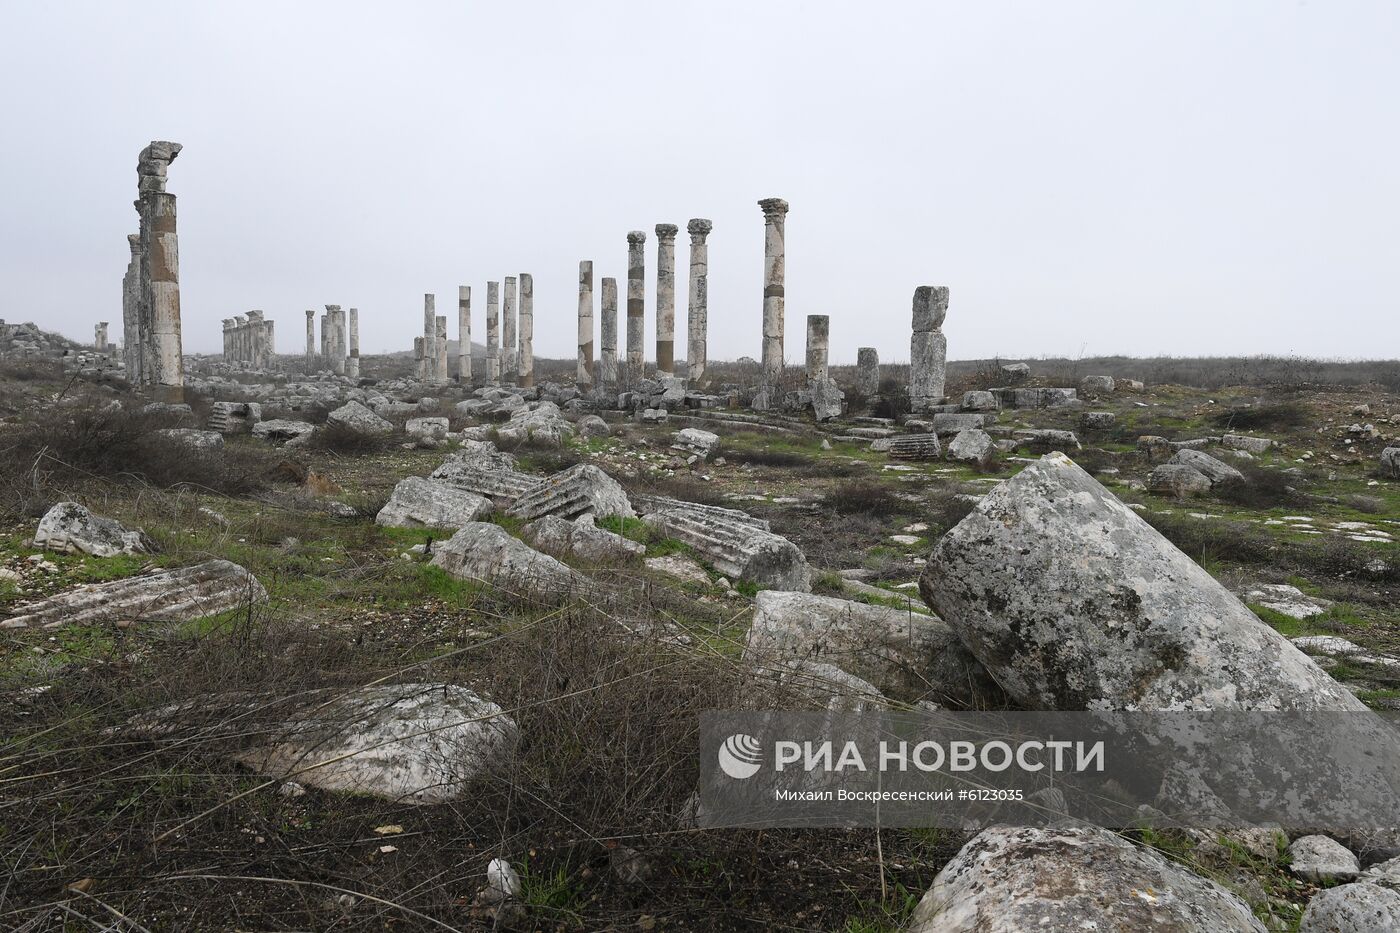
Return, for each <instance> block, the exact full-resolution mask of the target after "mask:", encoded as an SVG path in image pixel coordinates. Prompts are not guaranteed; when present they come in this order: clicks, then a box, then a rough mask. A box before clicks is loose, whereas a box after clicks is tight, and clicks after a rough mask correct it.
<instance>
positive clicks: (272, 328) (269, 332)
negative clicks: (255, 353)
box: [263, 321, 277, 369]
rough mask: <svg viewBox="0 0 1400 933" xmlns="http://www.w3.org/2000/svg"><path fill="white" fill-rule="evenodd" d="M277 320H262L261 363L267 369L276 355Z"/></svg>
mask: <svg viewBox="0 0 1400 933" xmlns="http://www.w3.org/2000/svg"><path fill="white" fill-rule="evenodd" d="M276 338H277V322H276V321H263V365H264V366H266V367H268V368H269V369H270V368H271V367H272V366H273V364H274V362H275V357H276V356H277V339H276Z"/></svg>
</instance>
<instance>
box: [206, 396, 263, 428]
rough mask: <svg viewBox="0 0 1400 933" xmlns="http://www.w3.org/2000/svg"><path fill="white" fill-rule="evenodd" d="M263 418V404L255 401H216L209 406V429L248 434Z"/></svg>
mask: <svg viewBox="0 0 1400 933" xmlns="http://www.w3.org/2000/svg"><path fill="white" fill-rule="evenodd" d="M261 420H262V406H261V405H258V404H256V403H253V402H215V403H214V404H213V405H210V406H209V430H211V431H218V432H219V433H220V434H247V433H248V432H249V431H250V430H252V427H253V425H255V424H257V423H258V422H259V421H261Z"/></svg>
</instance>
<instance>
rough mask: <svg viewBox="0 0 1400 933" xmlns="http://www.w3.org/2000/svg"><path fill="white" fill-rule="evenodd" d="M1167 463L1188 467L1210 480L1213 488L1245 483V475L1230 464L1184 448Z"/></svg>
mask: <svg viewBox="0 0 1400 933" xmlns="http://www.w3.org/2000/svg"><path fill="white" fill-rule="evenodd" d="M1167 463H1173V464H1179V465H1180V466H1187V467H1190V468H1191V469H1193V470H1195V471H1196V472H1198V473H1200V474H1202V475H1204V476H1205V478H1206V479H1208V480H1210V484H1211V485H1212V486H1215V485H1218V484H1220V483H1227V482H1243V481H1244V474H1243V473H1241V472H1240V471H1239V470H1237V469H1235V468H1234V467H1232V466H1230V464H1228V463H1225V462H1223V461H1221V460H1217V459H1215V458H1214V457H1212V456H1211V455H1210V454H1208V453H1203V452H1202V451H1199V450H1192V449H1191V448H1189V447H1183V448H1182V449H1181V450H1178V451H1177V452H1176V453H1175V454H1173V455H1172V458H1171V459H1170V460H1168V461H1167Z"/></svg>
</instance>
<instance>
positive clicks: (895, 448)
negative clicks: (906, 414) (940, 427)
mask: <svg viewBox="0 0 1400 933" xmlns="http://www.w3.org/2000/svg"><path fill="white" fill-rule="evenodd" d="M872 446H873V445H872ZM885 452H886V453H888V454H889V455H890V456H891V457H892V458H894V459H896V460H937V459H938V458H939V456H940V455H942V453H943V448H942V446H941V445H940V444H939V443H938V435H937V434H901V435H898V436H897V437H891V438H889V445H888V446H887V447H886V448H885Z"/></svg>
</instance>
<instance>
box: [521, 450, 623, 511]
mask: <svg viewBox="0 0 1400 933" xmlns="http://www.w3.org/2000/svg"><path fill="white" fill-rule="evenodd" d="M508 511H509V512H510V514H511V515H514V516H515V517H516V518H521V519H524V520H525V521H533V520H534V519H537V518H542V517H543V516H545V515H558V516H559V517H560V518H577V517H578V516H580V515H585V514H588V515H592V516H594V517H595V518H632V517H634V516H635V515H636V514H637V513H636V512H634V511H632V503H631V502H629V501H628V500H627V492H626V490H624V489H623V488H622V487H621V486H620V485H619V484H618V482H617V480H615V479H613V478H612V477H611V476H609V475H608V474H606V473H604V472H603V471H602V470H600V469H599V468H598V467H596V466H594V465H593V464H591V463H580V464H578V465H577V466H571V467H569V468H568V469H567V470H561V471H560V472H558V473H555V474H554V475H553V476H549V477H546V478H545V479H543V480H540V481H539V482H538V483H536V484H535V485H534V486H532V487H530V489H528V490H527V491H526V492H524V493H522V494H521V496H520V498H518V499H516V500H515V503H514V504H513V505H512V506H511V507H510V508H509V509H508Z"/></svg>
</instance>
